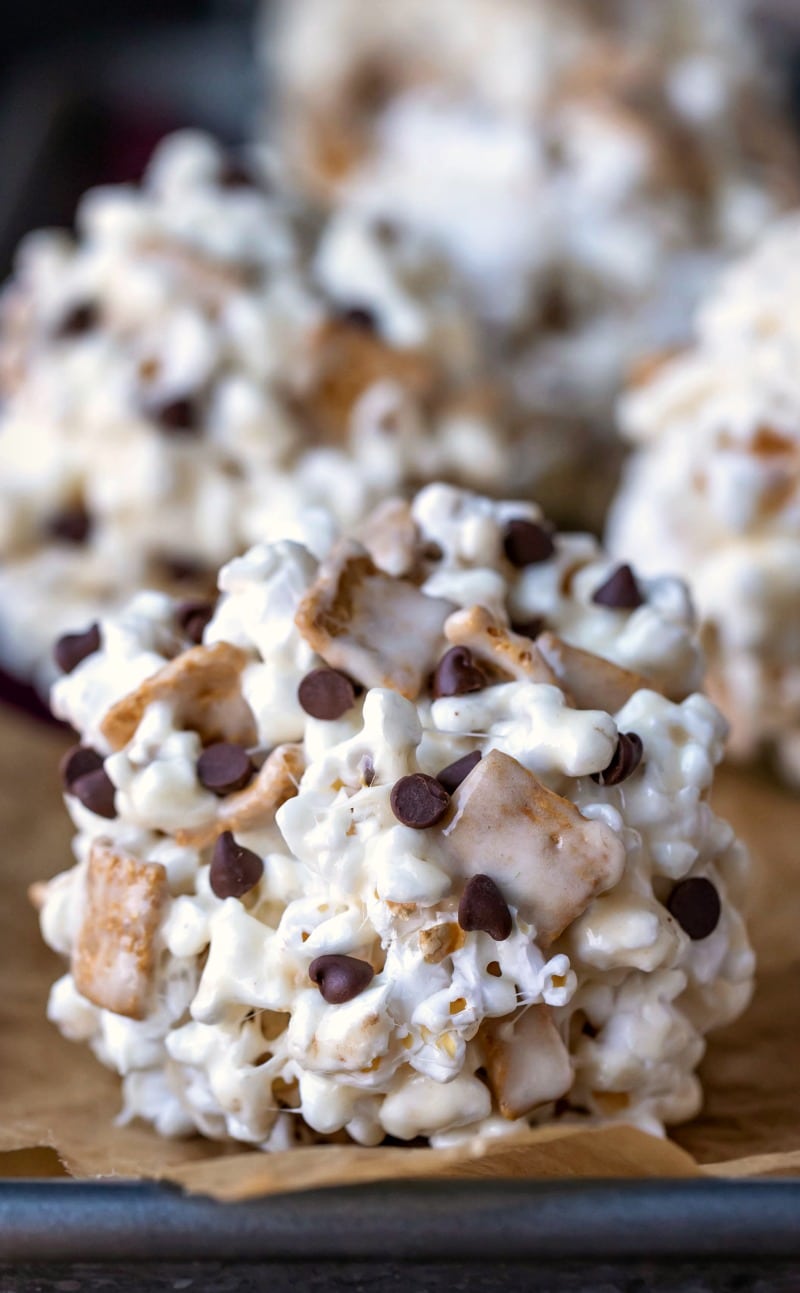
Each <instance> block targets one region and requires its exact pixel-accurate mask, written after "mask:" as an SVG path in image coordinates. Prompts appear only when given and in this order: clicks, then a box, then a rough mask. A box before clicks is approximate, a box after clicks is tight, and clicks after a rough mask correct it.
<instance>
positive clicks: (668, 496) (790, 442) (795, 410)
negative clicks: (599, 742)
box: [610, 216, 800, 784]
mask: <svg viewBox="0 0 800 1293" xmlns="http://www.w3.org/2000/svg"><path fill="white" fill-rule="evenodd" d="M799 254H800V220H798V218H797V217H796V216H793V217H790V218H788V219H786V220H785V221H783V222H781V223H779V224H778V225H777V226H775V227H774V228H773V229H772V230H771V231H769V232H768V233H767V234H766V236H765V237H764V239H763V240H762V242H761V244H760V246H759V247H758V248H757V249H756V250H755V251H754V252H753V253H752V254H751V255H750V256H749V257H747V258H746V259H744V260H742V261H741V263H739V264H737V265H734V267H733V268H731V269H730V270H729V271H728V273H727V274H725V275H724V276H723V278H722V280H721V282H720V284H719V286H718V287H717V288H716V290H715V291H714V292H713V293H712V294H711V296H710V297H709V299H708V300H707V302H706V303H705V305H704V306H703V308H702V310H701V311H700V312H699V315H698V320H697V335H696V340H695V343H694V345H693V346H692V347H691V348H690V349H688V350H687V351H686V352H685V353H683V354H680V355H678V356H672V357H671V358H670V357H666V359H664V360H663V361H662V362H660V363H658V362H657V363H654V365H653V370H652V372H651V373H650V375H649V377H648V378H647V380H645V381H644V382H643V383H642V384H641V385H640V386H639V387H638V388H636V389H632V390H631V391H629V392H628V393H627V394H626V395H625V397H624V398H623V400H622V403H621V409H620V418H621V425H622V429H623V432H624V433H625V434H626V435H627V436H628V437H629V438H630V440H631V441H632V442H633V443H634V444H635V445H636V447H637V452H636V453H635V454H634V456H633V458H632V460H631V461H630V465H629V470H628V473H627V476H626V478H625V481H624V483H623V486H622V489H621V491H620V494H619V497H618V499H617V501H616V504H615V507H614V510H613V513H612V517H611V523H610V540H611V543H612V546H613V548H614V550H615V551H617V552H620V553H623V552H628V553H634V552H635V554H636V559H637V561H638V562H639V563H640V564H641V566H642V568H643V569H645V570H647V571H650V572H657V571H660V570H663V569H667V568H669V569H676V570H679V571H681V572H683V573H684V574H685V575H686V576H687V577H689V578H691V580H692V585H693V590H694V594H695V596H696V598H697V603H698V609H699V612H700V614H701V616H702V619H703V622H704V635H705V646H706V651H707V654H708V658H709V666H710V678H709V682H710V686H711V690H712V694H713V695H714V697H715V699H716V700H717V703H718V704H719V706H720V708H721V709H722V710H723V711H724V713H725V714H726V715H727V717H728V718H729V720H730V721H731V724H732V743H731V752H732V753H733V754H734V755H735V756H738V757H739V758H743V759H750V758H753V757H754V756H755V755H756V754H757V753H759V751H762V750H771V751H773V752H774V753H775V755H776V756H777V762H778V764H779V766H780V768H781V769H782V770H783V772H784V774H785V775H786V777H787V778H788V779H789V780H790V781H793V782H794V783H798V784H800V380H799V379H798V373H799V372H800V332H798V327H797V322H796V318H795V315H794V307H795V302H796V300H797V296H798V292H800V277H798V270H797V265H796V261H797V258H798V255H799Z"/></svg>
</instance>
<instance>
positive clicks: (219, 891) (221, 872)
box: [209, 831, 264, 898]
mask: <svg viewBox="0 0 800 1293" xmlns="http://www.w3.org/2000/svg"><path fill="white" fill-rule="evenodd" d="M263 874H264V863H263V862H262V861H261V858H260V857H259V856H258V854H257V853H254V852H253V850H252V849H246V848H244V846H243V845H241V844H237V843H236V840H235V839H234V838H233V835H232V833H231V832H230V831H223V833H222V835H220V837H219V839H218V840H217V842H216V844H215V845H214V852H213V854H212V856H211V871H210V874H209V881H210V884H211V891H212V893H215V894H216V895H217V897H218V898H242V897H244V895H245V894H246V893H249V892H250V890H251V889H254V888H255V887H256V885H257V884H258V882H259V880H260V879H261V877H262V875H263Z"/></svg>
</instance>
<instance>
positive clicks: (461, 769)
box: [436, 750, 481, 795]
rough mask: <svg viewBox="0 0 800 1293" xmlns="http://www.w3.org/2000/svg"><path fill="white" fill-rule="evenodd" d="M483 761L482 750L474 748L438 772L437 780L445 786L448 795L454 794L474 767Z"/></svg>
mask: <svg viewBox="0 0 800 1293" xmlns="http://www.w3.org/2000/svg"><path fill="white" fill-rule="evenodd" d="M480 761H481V752H480V750H473V751H472V753H471V754H463V755H462V756H461V758H460V759H456V760H455V762H454V763H448V765H447V767H446V768H442V770H441V772H437V773H436V780H437V781H438V782H439V785H440V786H444V788H445V790H446V791H447V793H448V795H452V794H453V792H454V791H455V790H457V789H458V787H459V786H460V785H461V782H462V781H464V780H465V779H466V778H467V777H468V776H469V774H470V773H471V772H472V769H473V768H477V766H478V764H479V763H480Z"/></svg>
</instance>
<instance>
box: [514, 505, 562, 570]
mask: <svg viewBox="0 0 800 1293" xmlns="http://www.w3.org/2000/svg"><path fill="white" fill-rule="evenodd" d="M503 548H504V550H505V554H506V556H507V557H508V559H509V561H510V562H511V564H512V566H518V567H522V566H535V565H538V563H539V562H540V561H547V559H548V558H549V557H552V555H553V553H554V552H555V550H556V547H555V544H554V543H553V536H552V535H551V533H550V531H549V530H546V529H545V527H544V526H543V525H537V524H536V522H535V521H528V520H527V519H525V518H524V517H517V518H516V519H515V520H511V521H508V522H507V524H506V528H505V533H504V535H503Z"/></svg>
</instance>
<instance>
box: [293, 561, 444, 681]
mask: <svg viewBox="0 0 800 1293" xmlns="http://www.w3.org/2000/svg"><path fill="white" fill-rule="evenodd" d="M452 609H453V607H452V605H451V603H450V602H446V601H443V600H442V599H441V598H437V597H426V596H425V594H424V593H422V592H420V590H419V589H418V588H415V587H414V585H413V584H411V583H408V582H407V581H406V580H404V579H392V578H391V577H390V576H389V575H386V574H384V573H383V572H382V571H381V570H379V569H378V567H377V566H376V565H375V563H374V561H373V560H372V558H371V557H370V555H369V553H368V552H367V551H366V549H365V548H363V547H362V546H361V544H360V543H356V542H354V541H353V540H343V541H342V542H341V543H338V544H337V545H336V547H335V548H334V549H333V551H332V552H331V554H330V556H329V557H327V558H326V560H325V561H323V563H322V565H321V566H320V568H319V573H318V575H317V579H316V580H315V582H314V583H313V584H312V585H311V587H310V588H309V589H308V591H307V593H306V594H305V596H304V597H303V600H302V601H301V602H300V605H299V607H298V609H297V613H296V615H295V624H296V625H297V627H298V629H299V631H300V633H301V634H302V636H303V637H304V638H305V640H306V642H308V644H309V646H311V647H313V649H314V650H315V651H316V652H317V653H318V654H319V655H321V656H322V658H323V660H324V661H325V663H326V664H329V665H331V667H332V668H334V669H341V670H342V671H343V672H344V673H346V674H348V676H349V677H351V678H355V679H356V680H357V681H358V682H360V683H361V684H362V686H364V687H390V688H391V689H392V690H393V691H399V692H400V694H401V696H405V697H406V699H407V700H414V699H415V697H416V696H418V695H419V693H420V691H421V690H422V687H423V684H424V682H425V679H426V678H427V676H428V674H429V673H430V670H431V668H432V666H433V663H434V662H435V659H436V652H437V648H438V646H439V644H440V643H441V642H442V630H443V626H444V622H445V620H446V618H447V616H448V615H449V614H450V612H451V611H452Z"/></svg>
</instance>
